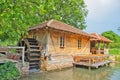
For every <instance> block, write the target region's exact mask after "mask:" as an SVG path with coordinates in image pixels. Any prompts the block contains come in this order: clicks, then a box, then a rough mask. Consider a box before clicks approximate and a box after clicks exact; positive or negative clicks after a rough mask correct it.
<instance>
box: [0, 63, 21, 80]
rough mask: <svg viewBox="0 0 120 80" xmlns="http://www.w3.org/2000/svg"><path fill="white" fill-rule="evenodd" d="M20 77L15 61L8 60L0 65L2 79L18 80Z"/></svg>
mask: <svg viewBox="0 0 120 80" xmlns="http://www.w3.org/2000/svg"><path fill="white" fill-rule="evenodd" d="M19 77H20V72H19V70H18V69H17V68H16V66H15V63H13V62H7V63H5V64H3V65H0V80H17V79H18V78H19Z"/></svg>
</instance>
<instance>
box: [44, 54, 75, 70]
mask: <svg viewBox="0 0 120 80" xmlns="http://www.w3.org/2000/svg"><path fill="white" fill-rule="evenodd" d="M72 63H73V57H72V56H71V55H54V56H51V59H50V60H49V59H47V61H46V62H45V70H47V71H51V70H61V69H63V68H68V67H72V66H73V64H72Z"/></svg>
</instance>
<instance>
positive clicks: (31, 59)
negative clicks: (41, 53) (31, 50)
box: [30, 58, 40, 61]
mask: <svg viewBox="0 0 120 80" xmlns="http://www.w3.org/2000/svg"><path fill="white" fill-rule="evenodd" d="M36 60H37V61H38V60H39V61H40V58H30V61H36Z"/></svg>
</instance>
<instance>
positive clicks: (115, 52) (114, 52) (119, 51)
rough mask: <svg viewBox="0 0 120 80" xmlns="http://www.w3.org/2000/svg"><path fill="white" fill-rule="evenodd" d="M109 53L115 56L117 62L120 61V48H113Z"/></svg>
mask: <svg viewBox="0 0 120 80" xmlns="http://www.w3.org/2000/svg"><path fill="white" fill-rule="evenodd" d="M109 53H110V54H112V55H114V56H115V60H116V61H120V49H119V48H112V49H110V50H109Z"/></svg>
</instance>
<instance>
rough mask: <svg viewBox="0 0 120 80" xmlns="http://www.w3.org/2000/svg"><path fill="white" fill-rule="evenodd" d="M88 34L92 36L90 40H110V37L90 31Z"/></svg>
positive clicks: (108, 41) (109, 41)
mask: <svg viewBox="0 0 120 80" xmlns="http://www.w3.org/2000/svg"><path fill="white" fill-rule="evenodd" d="M90 35H91V36H93V37H94V39H91V41H102V42H107V43H111V42H112V41H111V40H110V39H108V38H106V37H104V36H102V35H100V34H97V33H91V34H90Z"/></svg>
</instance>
